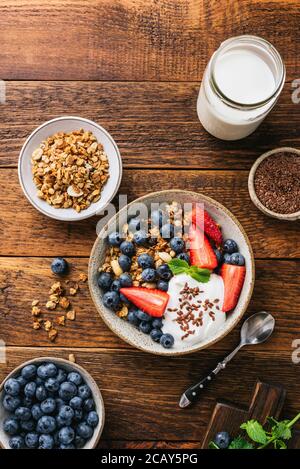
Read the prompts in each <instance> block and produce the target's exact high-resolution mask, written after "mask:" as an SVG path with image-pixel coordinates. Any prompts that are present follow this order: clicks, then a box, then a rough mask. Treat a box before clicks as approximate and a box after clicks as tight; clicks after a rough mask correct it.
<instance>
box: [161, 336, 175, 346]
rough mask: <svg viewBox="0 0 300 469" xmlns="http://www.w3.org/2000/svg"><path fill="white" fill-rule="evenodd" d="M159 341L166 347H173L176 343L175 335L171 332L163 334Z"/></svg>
mask: <svg viewBox="0 0 300 469" xmlns="http://www.w3.org/2000/svg"><path fill="white" fill-rule="evenodd" d="M159 342H160V344H161V345H162V346H163V347H164V348H171V347H172V346H173V345H174V337H173V336H172V335H171V334H163V335H162V336H161V338H160V340H159Z"/></svg>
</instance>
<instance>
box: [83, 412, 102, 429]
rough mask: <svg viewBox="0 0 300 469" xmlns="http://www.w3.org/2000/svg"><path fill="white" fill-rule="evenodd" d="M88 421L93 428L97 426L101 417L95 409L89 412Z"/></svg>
mask: <svg viewBox="0 0 300 469" xmlns="http://www.w3.org/2000/svg"><path fill="white" fill-rule="evenodd" d="M86 423H87V424H88V425H90V426H91V427H93V428H95V427H97V425H98V423H99V417H98V414H97V412H95V411H94V410H92V411H91V412H89V413H88V415H87V418H86Z"/></svg>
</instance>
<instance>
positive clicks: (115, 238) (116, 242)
mask: <svg viewBox="0 0 300 469" xmlns="http://www.w3.org/2000/svg"><path fill="white" fill-rule="evenodd" d="M121 242H122V236H121V235H120V233H119V232H118V231H114V232H113V233H110V235H109V236H108V243H109V244H110V245H111V246H120V244H121Z"/></svg>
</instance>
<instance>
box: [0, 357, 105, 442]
mask: <svg viewBox="0 0 300 469" xmlns="http://www.w3.org/2000/svg"><path fill="white" fill-rule="evenodd" d="M104 419H105V413H104V404H103V399H102V395H101V392H100V390H99V388H98V386H97V384H96V382H95V381H94V379H93V378H92V377H91V376H90V374H89V373H88V372H87V371H86V370H85V369H84V368H82V367H81V366H79V365H77V364H75V363H72V362H70V361H68V360H64V359H61V358H53V357H50V358H49V357H42V358H36V359H33V360H30V361H27V362H25V363H23V364H22V365H19V366H18V367H17V368H16V369H15V370H13V371H12V372H11V373H10V374H9V375H8V376H7V377H6V379H5V380H4V381H3V382H2V384H1V385H0V446H1V447H2V448H4V449H93V448H95V447H96V446H97V444H98V441H99V439H100V436H101V433H102V430H103V426H104Z"/></svg>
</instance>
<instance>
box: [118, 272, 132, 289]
mask: <svg viewBox="0 0 300 469" xmlns="http://www.w3.org/2000/svg"><path fill="white" fill-rule="evenodd" d="M119 280H120V283H121V287H122V288H127V287H132V278H131V275H129V274H126V273H125V274H121V275H120V277H119Z"/></svg>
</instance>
